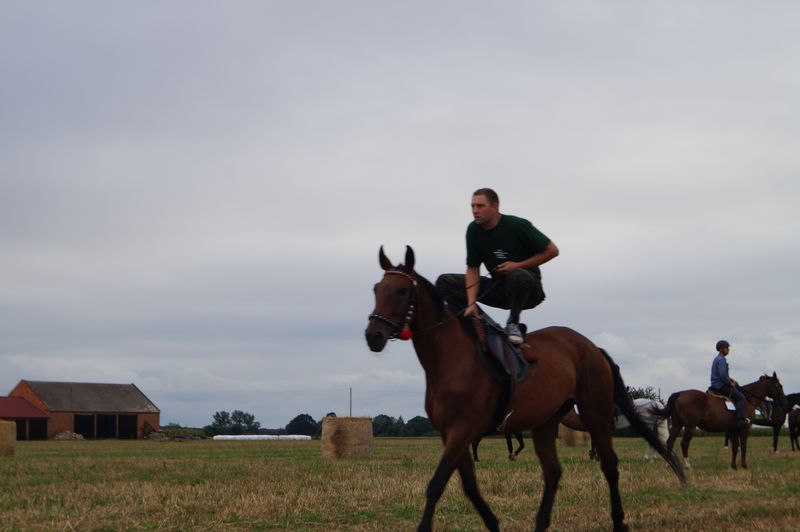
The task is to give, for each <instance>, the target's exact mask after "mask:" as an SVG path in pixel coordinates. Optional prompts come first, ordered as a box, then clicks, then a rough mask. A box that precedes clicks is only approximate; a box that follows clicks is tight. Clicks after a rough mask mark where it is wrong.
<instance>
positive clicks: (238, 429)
mask: <svg viewBox="0 0 800 532" xmlns="http://www.w3.org/2000/svg"><path fill="white" fill-rule="evenodd" d="M231 423H232V427H231V430H232V431H233V432H231V434H258V429H259V428H261V423H259V422H258V421H256V417H255V416H254V415H253V414H248V413H247V412H242V411H241V410H234V411H233V413H232V414H231Z"/></svg>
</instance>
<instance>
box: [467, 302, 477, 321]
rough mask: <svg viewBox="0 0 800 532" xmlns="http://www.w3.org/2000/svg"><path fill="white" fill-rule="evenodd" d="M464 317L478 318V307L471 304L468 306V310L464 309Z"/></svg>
mask: <svg viewBox="0 0 800 532" xmlns="http://www.w3.org/2000/svg"><path fill="white" fill-rule="evenodd" d="M464 317H465V318H477V317H478V306H477V305H476V304H475V303H471V304H469V305H467V308H465V309H464Z"/></svg>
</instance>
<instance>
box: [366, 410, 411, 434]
mask: <svg viewBox="0 0 800 532" xmlns="http://www.w3.org/2000/svg"><path fill="white" fill-rule="evenodd" d="M405 425H406V424H405V422H404V421H403V416H400V417H399V418H398V419H395V418H393V417H392V416H387V415H385V414H378V415H377V416H375V417H374V418H372V434H373V435H375V436H400V435H402V434H403V431H404V430H405Z"/></svg>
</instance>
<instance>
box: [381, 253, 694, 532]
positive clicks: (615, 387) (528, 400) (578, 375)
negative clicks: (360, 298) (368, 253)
mask: <svg viewBox="0 0 800 532" xmlns="http://www.w3.org/2000/svg"><path fill="white" fill-rule="evenodd" d="M379 260H380V265H381V268H383V270H384V274H383V278H382V279H381V280H380V281H379V282H378V283H377V284H376V285H375V287H374V293H375V310H373V312H372V314H371V315H370V316H369V324H368V326H367V328H366V331H365V336H366V341H367V344H368V345H369V348H370V349H371V350H372V351H374V352H379V351H382V350H383V349H384V347H385V346H386V343H387V341H388V340H390V339H393V338H396V337H398V335H399V334H400V333H401V331H403V330H406V327H409V328H410V330H411V332H412V334H413V337H412V339H413V344H414V350H415V351H416V353H417V358H418V359H419V362H420V364H421V365H422V368H423V369H424V371H425V380H426V391H425V411H426V412H427V414H428V418H429V419H430V421H431V423H432V424H433V426H434V427H435V428H436V429H437V430H438V431H439V432H440V433H441V436H442V442H443V444H444V450H443V451H442V456H441V459H440V461H439V465H438V467H437V468H436V471H435V473H434V474H433V477H432V478H431V480H430V482H429V483H428V488H427V490H426V493H425V494H426V503H425V510H424V512H423V514H422V519H421V521H420V523H419V527H418V529H419V530H422V531H427V530H431V528H432V525H433V515H434V511H435V508H436V504H437V502H438V501H439V499H440V497H441V496H442V493H443V492H444V489H445V487H446V486H447V482H448V480H449V479H450V477H451V475H452V474H453V472H454V471H458V474H459V476H460V477H461V483H462V487H463V489H464V493H465V494H466V496H467V498H468V499H469V500H470V502H472V505H473V506H474V507H475V509H476V510H477V511H478V513H479V514H480V516H481V519H482V520H483V523H484V525H485V526H486V528H487V529H489V530H499V525H498V520H497V517H496V516H495V514H494V513H493V512H492V510H491V509H490V508H489V505H488V504H487V503H486V500H485V499H484V498H483V495H482V494H481V492H480V490H479V489H478V480H477V477H476V475H475V464H474V462H473V461H472V457H471V456H470V453H469V444H470V443H471V442H473V441H475V440H476V439H478V438H480V437H482V436H485V435H487V434H492V433H494V432H495V425H496V423H497V421H496V420H495V419H494V417H495V415H494V413H495V409H496V407H497V405H498V402H499V401H500V399H501V392H502V387H501V385H499V384H498V383H497V382H496V381H495V380H494V379H493V377H492V376H491V375H490V373H489V371H488V370H487V369H486V367H485V365H484V363H483V362H482V360H481V358H480V355H479V353H478V349H479V347H478V346H479V345H480V344H479V342H478V340H477V335H476V333H475V331H474V327H472V324H471V323H467V324H465V323H462V321H461V320H460V319H459V318H458V317H457V315H456V314H454V313H453V312H452V311H451V310H449V309H448V308H447V306H446V305H445V303H444V300H443V299H442V297H441V295H440V294H439V293H438V292H437V290H436V288H435V287H434V286H433V284H431V282H430V281H428V280H427V279H425V278H424V277H422V276H421V275H419V274H418V273H417V272H416V271H415V270H414V262H415V260H414V252H413V250H412V249H411V248H410V247H406V256H405V264H404V265H398V266H393V265H392V263H391V262H390V261H389V259H387V258H386V255H384V253H383V248H382V247H381V250H380V254H379ZM523 350H524V352H525V354H526V357H527V358H528V359H529V360H534V359H535V360H536V362H535V364H534V365H533V366H532V367H531V371H530V372H529V375H528V377H527V378H526V379H525V380H523V381H522V382H520V383H518V384H517V385H516V387H515V393H514V395H513V397H512V404H513V413H512V414H511V415H510V417H508V418H507V420H506V432H508V433H514V432H521V431H524V430H531V431H532V436H533V444H534V447H535V450H536V454H537V456H538V458H539V462H540V463H541V466H542V476H543V477H544V491H543V493H542V498H541V502H540V504H539V511H538V513H537V515H536V530H546V529H547V528H548V527H549V526H550V516H551V512H552V508H553V501H554V499H555V495H556V491H557V489H558V483H559V480H560V478H561V474H562V469H561V464H560V463H559V461H558V456H557V453H556V443H555V442H556V435H557V433H558V424H559V422H560V420H561V418H562V417H563V416H564V414H566V412H567V411H568V410H569V409H570V408H572V406H573V404H578V406H579V408H580V411H581V415H582V419H583V423H584V424H585V425H586V427H587V429H588V430H589V433H590V434H591V437H592V441H593V442H594V444H595V446H596V447H597V452H598V455H599V457H600V468H601V469H602V471H603V474H604V475H605V478H606V481H607V483H608V487H609V493H610V498H611V519H612V521H613V524H614V530H627V526H626V525H625V522H624V519H625V513H624V511H623V509H622V499H621V497H620V492H619V471H618V469H617V463H618V459H617V455H616V453H615V452H614V448H613V445H612V441H611V425H610V423H609V420H610V419H611V416H612V415H613V413H614V404H615V403H616V404H617V405H618V406H619V407H620V408H621V409H622V411H623V412H624V413H625V415H626V416H627V417H628V419H630V421H631V424H632V425H633V426H634V427H636V428H637V429H638V430H639V431H640V433H641V434H642V436H643V437H644V438H645V439H646V440H647V441H648V442H650V444H651V445H653V446H654V447H656V448H657V449H658V451H659V453H660V454H661V456H663V457H664V459H665V460H666V461H667V462H668V464H669V465H670V466H671V467H672V470H673V471H674V472H675V474H676V475H677V476H678V477H679V478H680V479H681V481H683V482H685V481H686V479H685V476H684V474H683V470H682V469H681V465H680V462H679V461H678V460H677V459H676V458H675V456H674V455H673V454H672V453H670V452H668V451H667V449H666V448H665V446H664V445H663V444H662V443H661V442H660V441H659V439H658V437H657V436H656V435H655V434H654V433H653V431H652V430H650V429H649V428H648V427H647V426H646V425H645V424H644V423H643V422H642V420H641V418H640V417H639V416H637V415H636V412H635V410H634V408H633V403H632V402H631V400H630V397H628V395H627V393H626V391H625V384H624V383H623V381H622V376H621V375H620V372H619V368H618V367H617V366H616V364H614V362H613V361H612V360H611V358H610V357H609V356H608V354H607V353H605V352H604V351H602V350H601V349H599V348H598V347H597V346H595V345H594V344H593V343H592V342H591V341H589V340H588V339H587V338H585V337H584V336H582V335H580V334H579V333H577V332H575V331H573V330H571V329H568V328H566V327H548V328H546V329H542V330H539V331H535V332H533V333H530V334H528V336H527V338H526V343H525V345H524V346H523Z"/></svg>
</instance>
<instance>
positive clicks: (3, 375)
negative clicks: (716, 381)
mask: <svg viewBox="0 0 800 532" xmlns="http://www.w3.org/2000/svg"><path fill="white" fill-rule="evenodd" d="M798 58H800V4H797V3H796V2H788V1H787V2H760V3H757V2H746V1H741V2H739V1H719V2H710V1H707V2H696V1H686V2H680V1H679V2H648V1H627V2H626V1H617V2H598V1H585V2H573V1H552V2H527V1H525V2H523V1H515V2H491V3H490V2H468V1H461V0H459V1H448V2H428V1H406V2H389V1H383V2H382V1H372V0H369V1H367V0H365V1H341V2H337V1H325V0H319V1H291V2H288V1H287V2H267V1H258V2H242V1H232V2H225V3H220V2H202V1H191V2H188V1H186V2H180V1H173V2H106V1H96V2H86V1H73V2H29V1H22V0H19V1H15V0H10V1H4V2H2V3H0V64H2V83H0V249H2V256H1V257H2V258H1V259H0V393H2V394H7V393H8V392H10V391H11V389H12V388H13V387H14V386H15V385H16V384H17V383H18V382H19V380H21V379H27V380H53V381H74V382H108V383H134V384H136V385H137V386H138V387H139V388H140V389H141V390H142V391H143V392H144V393H145V394H146V395H147V396H148V397H149V398H150V399H151V400H152V401H153V402H154V403H155V404H156V405H157V406H158V407H159V408H160V409H161V412H162V415H161V420H162V423H163V424H166V423H169V422H174V423H180V424H182V425H189V426H203V425H207V424H209V423H210V422H211V418H212V415H213V414H214V412H217V411H220V410H227V411H229V412H230V411H233V410H243V411H245V412H250V413H252V414H254V415H255V417H256V420H258V421H259V422H260V423H261V425H262V426H265V427H283V426H285V425H286V424H287V423H288V422H289V421H290V420H291V419H292V418H293V417H295V416H296V415H298V414H300V413H308V414H310V415H311V416H312V417H313V418H314V419H316V420H319V419H320V418H321V417H322V416H324V415H325V414H326V413H328V412H331V411H333V412H336V413H337V414H338V415H348V414H349V413H350V403H349V390H350V388H351V387H352V390H353V405H352V414H353V415H359V416H360V415H367V416H375V415H378V414H387V415H391V416H394V417H397V416H401V415H402V416H403V418H404V419H406V420H408V419H410V418H411V417H414V416H417V415H423V416H424V415H425V412H424V408H423V399H424V397H423V396H424V385H425V384H424V375H423V372H422V369H421V367H420V366H419V363H418V361H417V359H416V356H415V354H414V352H413V348H412V346H411V344H410V343H408V342H393V343H391V344H389V345H388V346H387V349H386V350H385V351H384V352H383V353H380V354H374V353H371V352H370V351H369V349H368V348H367V346H366V343H365V341H364V337H363V331H364V328H365V327H366V325H367V315H368V314H369V313H370V312H371V310H372V308H373V304H374V300H373V295H372V286H373V284H374V283H376V282H377V281H378V280H379V279H380V277H381V270H380V268H379V266H378V260H377V255H378V248H379V246H380V245H385V247H386V252H387V254H388V255H389V257H390V258H391V259H392V261H393V262H395V263H397V262H400V261H402V259H403V254H404V250H405V245H406V244H408V245H411V246H412V247H413V248H414V250H415V252H416V257H417V270H418V271H419V273H420V274H422V275H423V276H425V277H427V278H428V279H430V280H431V281H434V280H435V279H436V277H437V276H438V275H439V274H441V273H445V272H462V271H463V270H464V261H465V251H464V232H465V229H466V226H467V224H468V223H469V221H470V220H471V214H470V209H469V203H470V197H471V194H472V192H473V191H474V190H475V189H477V188H479V187H484V186H489V187H492V188H494V189H495V190H497V192H498V193H499V194H500V201H501V204H500V207H501V212H505V213H509V214H515V215H519V216H523V217H526V218H528V219H530V220H531V221H532V222H533V223H534V225H536V226H537V227H538V228H539V229H540V230H541V231H542V232H544V233H545V234H546V235H548V236H549V237H550V238H551V239H552V240H553V241H554V242H555V243H556V244H557V245H558V247H559V248H560V250H561V255H560V256H559V257H558V258H557V259H555V260H554V261H552V262H550V263H548V264H546V265H545V266H544V267H543V276H544V286H545V291H546V293H547V300H546V301H545V302H544V303H543V304H542V305H541V306H540V307H538V308H537V309H536V310H534V311H526V312H524V313H523V314H522V319H523V321H524V322H526V323H527V324H528V326H529V327H530V328H538V327H543V326H546V325H566V326H569V327H572V328H574V329H576V330H578V331H580V332H582V333H583V334H585V335H586V336H588V337H589V338H590V339H592V340H594V341H595V342H596V343H597V344H598V345H600V346H602V347H605V348H606V349H607V350H608V351H609V352H610V354H611V355H612V357H614V359H615V360H616V362H617V363H618V364H619V365H620V367H621V369H622V373H623V377H624V378H625V380H626V383H627V384H628V385H631V386H637V387H646V386H653V387H654V388H655V389H656V390H660V391H661V394H662V396H663V397H665V398H666V397H667V396H668V395H669V394H670V393H672V392H674V391H678V390H682V389H687V388H699V389H705V388H706V387H707V386H708V375H709V372H710V365H711V361H712V359H713V357H714V355H715V351H714V344H715V343H716V341H717V340H719V339H721V338H725V339H727V340H729V341H730V342H731V344H732V349H731V354H730V356H729V359H728V360H729V363H730V367H731V375H732V376H733V377H734V378H736V379H737V380H739V381H740V382H742V383H746V382H751V381H754V380H756V379H757V378H758V377H759V376H760V375H761V374H764V373H769V374H772V372H773V371H776V372H777V373H778V376H779V377H780V379H781V381H782V382H783V385H784V389H785V391H786V392H787V393H789V392H798V391H800V369H798V364H797V362H796V361H797V356H798V355H799V354H800V321H798V317H799V315H800V282H799V281H798V278H797V277H798V273H799V272H800V250H799V249H798V248H800V245H799V244H800V215H799V214H798V212H797V204H798V200H799V199H800V151H798V146H800V99H798V94H800V64H798V63H799V60H798ZM492 315H493V316H495V317H496V318H497V319H498V320H503V321H504V320H505V312H503V311H497V312H492Z"/></svg>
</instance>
